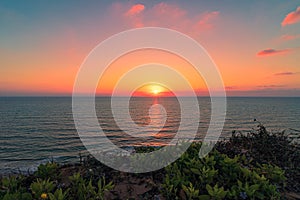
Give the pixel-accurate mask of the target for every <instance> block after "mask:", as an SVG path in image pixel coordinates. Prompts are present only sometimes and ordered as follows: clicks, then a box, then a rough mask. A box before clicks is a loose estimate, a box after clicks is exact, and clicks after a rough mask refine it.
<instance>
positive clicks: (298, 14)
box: [281, 6, 300, 26]
mask: <svg viewBox="0 0 300 200" xmlns="http://www.w3.org/2000/svg"><path fill="white" fill-rule="evenodd" d="M298 22H300V6H299V7H298V8H297V9H296V11H293V12H290V13H289V14H287V15H286V17H285V18H284V20H283V21H282V22H281V26H286V25H290V24H295V23H298Z"/></svg>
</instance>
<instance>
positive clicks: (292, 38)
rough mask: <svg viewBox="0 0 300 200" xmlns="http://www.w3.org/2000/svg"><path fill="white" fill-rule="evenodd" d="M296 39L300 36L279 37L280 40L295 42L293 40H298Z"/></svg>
mask: <svg viewBox="0 0 300 200" xmlns="http://www.w3.org/2000/svg"><path fill="white" fill-rule="evenodd" d="M298 38H300V34H298V35H288V34H287V35H283V36H281V39H282V40H295V39H298Z"/></svg>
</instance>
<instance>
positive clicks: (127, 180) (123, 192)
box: [0, 124, 300, 199]
mask: <svg viewBox="0 0 300 200" xmlns="http://www.w3.org/2000/svg"><path fill="white" fill-rule="evenodd" d="M201 145H202V144H201V143H199V142H198V143H192V145H191V147H190V148H189V149H188V151H187V152H186V153H185V154H184V155H185V156H184V155H183V156H181V158H180V159H178V160H177V161H176V162H175V163H173V164H171V165H170V166H169V167H167V168H166V167H165V168H163V169H161V170H158V171H154V172H149V173H143V174H132V173H125V172H120V171H116V170H114V169H111V168H109V167H107V166H105V165H103V164H102V163H100V162H99V161H97V160H96V159H94V158H93V157H92V156H89V155H84V156H82V159H81V162H80V160H78V162H73V163H67V164H63V165H60V164H57V163H51V162H50V163H47V164H42V165H40V166H39V167H38V170H37V171H35V172H34V173H32V174H29V175H25V176H22V175H17V177H23V180H24V182H23V183H22V184H25V185H26V187H27V188H30V187H31V184H33V183H34V182H35V181H37V180H39V179H41V180H47V179H48V178H49V179H50V180H49V181H51V180H53V181H54V183H57V184H58V185H60V186H59V187H60V188H62V189H63V190H64V191H68V188H69V189H71V192H70V191H69V196H70V198H71V196H72V195H76V194H75V193H76V191H75V190H74V191H72V190H73V189H72V188H73V187H74V185H73V184H74V182H72V180H73V179H72V178H71V177H73V178H74V176H75V175H76V174H78V175H79V176H78V177H77V179H80V180H81V178H82V181H83V182H85V183H86V184H87V183H88V180H93V181H92V184H93V185H94V184H95V185H94V186H93V187H96V188H97V183H96V182H97V181H98V180H102V178H101V177H103V180H104V179H105V181H106V184H108V183H110V182H112V184H113V188H110V189H109V190H107V191H105V192H104V191H103V192H104V193H103V194H102V195H103V196H102V197H105V199H124V198H135V199H173V198H174V197H179V198H181V199H186V198H188V196H189V195H192V194H191V193H190V192H191V191H190V190H189V189H188V188H189V187H192V188H194V190H196V188H199V189H200V188H203V187H204V188H203V189H201V190H199V191H201V192H202V193H203V194H202V195H205V196H206V197H209V196H210V198H212V197H213V196H212V195H213V193H211V192H209V191H210V186H209V185H211V186H212V187H213V186H214V184H216V183H217V184H218V185H219V187H220V186H222V184H224V183H223V181H224V180H226V179H228V180H230V183H227V184H225V185H223V187H224V192H223V195H225V196H226V195H227V196H228V195H229V196H230V195H234V194H233V193H232V192H233V191H235V190H236V191H242V190H244V189H238V188H236V189H234V188H235V187H238V186H235V184H236V183H234V182H235V181H236V179H232V176H233V177H234V176H235V175H233V174H232V175H230V173H234V174H236V175H238V174H240V175H238V176H242V177H243V176H244V175H242V174H243V173H246V172H247V173H250V174H253V173H254V174H253V175H251V176H249V177H248V178H245V177H244V178H242V177H241V178H240V181H241V184H242V185H244V184H246V183H247V182H249V181H250V182H251V181H252V179H254V180H253V181H254V182H255V180H256V178H255V176H257V175H255V173H257V174H258V175H259V177H265V178H267V181H268V182H269V183H267V182H265V183H259V182H261V181H262V182H264V179H261V178H259V179H257V181H259V182H257V184H262V185H261V186H259V187H265V186H263V185H264V184H271V185H269V186H268V188H269V187H270V188H269V189H267V188H265V189H263V188H261V189H258V188H257V192H254V194H253V195H258V196H257V197H256V198H258V197H259V195H265V197H270V196H268V195H279V196H280V198H288V199H296V198H298V197H299V194H300V183H298V182H297V180H299V178H300V168H299V166H297V163H299V159H300V156H299V155H300V148H299V143H293V142H291V140H290V139H289V138H288V137H287V136H286V135H284V133H270V132H268V131H267V130H266V129H265V127H264V126H263V125H261V124H259V125H258V129H257V130H255V131H253V132H252V133H251V134H246V135H243V134H240V133H239V132H233V133H232V136H231V138H229V139H228V140H226V141H219V142H218V143H217V144H216V146H215V148H214V149H215V150H214V151H212V152H211V153H210V154H209V156H208V157H206V158H204V159H199V158H197V155H198V154H197V153H198V150H199V147H200V146H201ZM279 146H280V147H281V148H283V150H281V149H279V148H278V147H279ZM153 150H155V149H153V148H150V147H136V148H135V151H136V152H137V153H139V152H149V151H153ZM262 152H264V153H262ZM283 155H286V156H287V157H284V156H283ZM186 156H188V157H186ZM220 156H221V157H220ZM189 157H190V158H189ZM217 157H220V158H221V160H219V159H217V160H215V161H214V163H215V164H214V165H216V166H215V167H213V168H211V170H212V172H213V171H214V169H218V170H217V171H219V172H218V173H221V172H222V171H224V170H225V171H224V172H225V174H223V175H222V174H219V175H216V176H214V178H213V179H211V181H212V182H208V183H205V182H206V181H207V180H209V179H207V178H205V179H204V180H203V181H204V182H203V181H200V183H199V180H198V178H196V179H195V181H196V180H198V181H196V182H194V181H193V180H194V178H195V175H197V174H198V172H197V170H196V169H194V170H192V171H190V169H191V167H188V166H186V165H189V164H187V163H189V162H194V161H193V160H195V158H196V159H197V160H199V161H197V162H199V164H200V163H201V162H202V163H203V162H204V165H207V167H209V166H211V164H209V163H207V164H205V162H207V161H205V160H207V159H216V158H217ZM286 158H288V159H289V162H288V163H287V162H286ZM222 159H225V160H226V159H229V160H230V162H231V165H233V166H236V167H238V168H236V170H238V171H236V172H234V171H232V172H230V171H228V172H226V167H225V166H226V165H227V164H226V165H225V163H224V161H222ZM209 162H211V161H209ZM226 162H227V161H226ZM176 163H177V164H176ZM199 164H191V166H192V168H193V167H195V168H197V166H198V165H199ZM201 165H203V164H201ZM176 166H177V167H176ZM178 166H182V167H183V168H182V169H181V170H179V171H178V172H176V170H177V168H178ZM184 166H186V167H187V168H186V167H184ZM233 166H232V167H233ZM277 166H278V167H277ZM224 167H225V168H224ZM232 167H230V168H232ZM234 168H235V167H233V169H234ZM170 170H171V171H170ZM174 170H175V171H174ZM195 170H196V171H195ZM199 170H201V167H200V168H199ZM239 170H241V171H239ZM245 170H246V171H245ZM174 172H176V173H179V172H180V173H183V174H185V175H183V174H182V177H181V178H179V177H180V176H179V177H178V178H176V176H178V175H176V176H175V177H173V176H174V175H172V174H173V173H174ZM195 173H196V174H195ZM202 173H203V172H202ZM202 173H200V174H202ZM222 173H223V172H222ZM197 176H198V175H197ZM197 176H196V177H197ZM247 176H248V175H247ZM5 177H12V176H1V180H4V179H5ZM168 177H169V178H168ZM172 177H173V178H172ZM220 177H223V178H220ZM170 178H171V179H170ZM186 178H187V180H189V182H190V183H188V182H187V183H186V182H185V181H184V182H182V183H181V184H180V185H177V186H176V185H174V184H175V183H176V182H177V181H180V180H181V179H183V180H184V179H186ZM168 179H170V180H169V181H170V182H168ZM206 179H207V180H206ZM183 180H181V181H183ZM73 181H74V180H73ZM201 183H203V184H204V185H201ZM170 184H171V185H173V186H172V188H173V187H176V188H177V189H176V190H174V188H173V189H171V190H170V188H169V186H170ZM182 184H183V186H182ZM185 184H187V185H186V186H184V185H185ZM189 184H192V186H189ZM194 184H195V185H194ZM199 184H200V185H199ZM205 184H206V186H205ZM207 184H209V185H207ZM232 184H233V185H232ZM272 184H274V186H276V188H277V189H276V190H274V191H273V189H271V188H272V187H273V186H272ZM56 187H57V186H56ZM76 187H77V186H76ZM241 187H243V188H244V186H241ZM168 188H169V189H168ZM192 188H190V189H192ZM219 189H220V190H221V188H219ZM57 190H58V189H57ZM169 190H170V191H169ZM206 190H207V191H208V193H207V191H206ZM259 191H260V192H259ZM268 191H269V192H268ZM30 192H32V189H29V190H28V192H27V193H30ZM52 192H53V194H54V192H55V191H49V192H48V193H49V194H52ZM245 192H246V193H243V192H241V194H236V195H238V196H239V195H244V194H245V195H248V196H249V195H250V193H247V191H245ZM248 192H249V191H248ZM48 193H47V194H48ZM85 193H88V194H89V192H88V191H86V192H85ZM91 194H92V193H91ZM32 195H33V194H32ZM194 195H196V194H194ZM199 195H200V194H199ZM225 196H224V197H225ZM229 196H228V197H229ZM279 196H278V197H279ZM0 197H1V196H0Z"/></svg>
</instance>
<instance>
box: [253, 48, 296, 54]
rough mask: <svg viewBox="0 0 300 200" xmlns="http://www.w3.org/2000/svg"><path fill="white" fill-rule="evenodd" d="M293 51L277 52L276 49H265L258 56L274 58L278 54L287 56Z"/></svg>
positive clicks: (283, 50)
mask: <svg viewBox="0 0 300 200" xmlns="http://www.w3.org/2000/svg"><path fill="white" fill-rule="evenodd" d="M291 51H292V50H291V49H282V50H276V49H265V50H262V51H260V52H258V53H257V54H256V55H257V56H273V55H278V54H286V53H289V52H291Z"/></svg>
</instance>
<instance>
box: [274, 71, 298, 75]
mask: <svg viewBox="0 0 300 200" xmlns="http://www.w3.org/2000/svg"><path fill="white" fill-rule="evenodd" d="M295 74H297V72H280V73H276V74H274V75H275V76H290V75H295Z"/></svg>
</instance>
